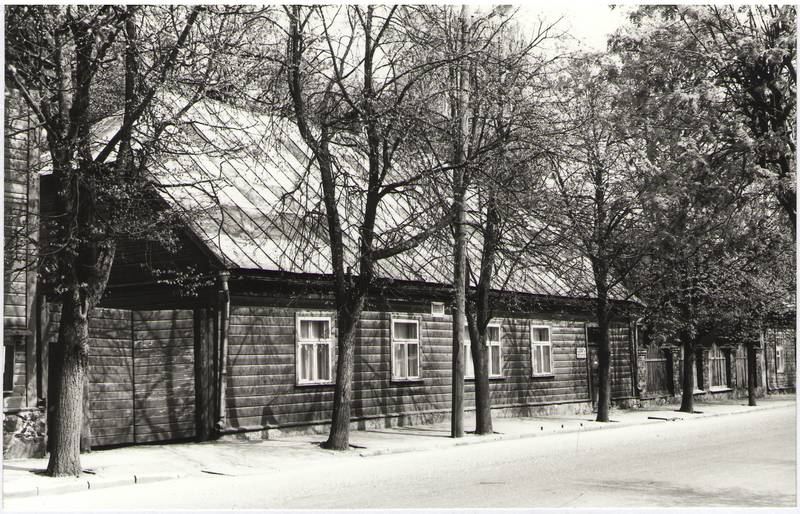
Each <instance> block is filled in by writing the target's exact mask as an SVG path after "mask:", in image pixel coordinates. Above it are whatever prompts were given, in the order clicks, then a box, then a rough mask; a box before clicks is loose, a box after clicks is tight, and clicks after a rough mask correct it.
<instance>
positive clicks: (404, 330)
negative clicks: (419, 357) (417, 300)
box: [394, 321, 417, 340]
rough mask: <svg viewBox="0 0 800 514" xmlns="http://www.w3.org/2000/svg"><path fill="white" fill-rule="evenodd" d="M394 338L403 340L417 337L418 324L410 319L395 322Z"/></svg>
mask: <svg viewBox="0 0 800 514" xmlns="http://www.w3.org/2000/svg"><path fill="white" fill-rule="evenodd" d="M394 338H395V339H403V340H416V339H417V324H416V323H414V322H408V321H395V322H394Z"/></svg>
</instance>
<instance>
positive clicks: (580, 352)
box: [575, 346, 586, 359]
mask: <svg viewBox="0 0 800 514" xmlns="http://www.w3.org/2000/svg"><path fill="white" fill-rule="evenodd" d="M575 356H576V357H577V358H579V359H585V358H586V348H585V347H583V346H578V347H577V348H576V349H575Z"/></svg>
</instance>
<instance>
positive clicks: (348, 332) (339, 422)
mask: <svg viewBox="0 0 800 514" xmlns="http://www.w3.org/2000/svg"><path fill="white" fill-rule="evenodd" d="M363 305H364V302H363V298H362V299H361V300H359V301H357V302H355V305H353V306H348V307H351V308H350V309H347V308H344V309H343V308H341V307H340V309H339V314H338V316H337V324H338V327H337V329H338V337H337V345H336V347H337V350H338V352H339V355H338V356H337V358H336V390H335V391H334V393H333V415H332V416H331V430H330V433H329V434H328V440H327V441H325V442H324V443H322V447H323V448H326V449H328V450H347V449H348V448H350V400H351V399H352V397H353V361H354V356H355V335H356V325H357V324H358V319H359V318H360V317H361V310H362V308H363Z"/></svg>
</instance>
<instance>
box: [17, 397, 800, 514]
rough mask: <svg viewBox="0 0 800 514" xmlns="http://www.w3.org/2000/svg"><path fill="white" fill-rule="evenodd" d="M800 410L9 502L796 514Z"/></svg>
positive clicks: (33, 506) (21, 505)
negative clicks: (777, 511)
mask: <svg viewBox="0 0 800 514" xmlns="http://www.w3.org/2000/svg"><path fill="white" fill-rule="evenodd" d="M795 425H796V418H795V410H794V409H793V408H781V409H773V410H764V411H756V412H752V413H747V414H737V415H731V416H720V417H712V418H701V419H694V420H685V421H674V422H664V423H663V424H654V425H640V426H631V427H621V428H618V429H614V430H599V431H591V432H583V433H572V434H559V435H552V436H546V437H537V438H531V439H522V440H513V441H501V442H493V443H486V444H479V445H471V446H461V447H457V448H451V449H444V450H434V451H427V452H416V453H405V454H396V455H384V456H376V457H366V458H364V457H359V456H357V455H353V454H349V455H341V456H337V458H335V459H331V460H330V461H328V462H330V463H323V464H319V463H317V464H315V466H314V467H309V469H292V470H285V471H282V472H278V473H275V472H271V473H269V474H261V475H250V476H237V477H229V476H219V475H208V476H202V477H187V478H183V479H179V480H171V481H166V482H158V483H152V484H140V485H132V486H126V487H117V488H111V489H98V490H94V491H86V492H80V493H71V494H63V495H57V496H49V497H47V496H42V497H38V498H21V499H18V500H13V499H12V500H8V501H7V502H6V508H11V509H30V510H37V511H41V510H45V509H58V510H63V509H79V510H85V509H98V508H126V509H131V508H134V509H148V510H157V509H164V508H194V509H201V508H202V509H231V508H237V509H244V508H256V509H287V508H304V509H319V508H437V507H443V508H448V507H449V508H458V509H461V508H469V507H475V508H480V507H695V506H719V507H744V506H747V507H776V506H786V507H788V506H793V505H795V504H796V478H795V473H796V448H795V428H796V427H795Z"/></svg>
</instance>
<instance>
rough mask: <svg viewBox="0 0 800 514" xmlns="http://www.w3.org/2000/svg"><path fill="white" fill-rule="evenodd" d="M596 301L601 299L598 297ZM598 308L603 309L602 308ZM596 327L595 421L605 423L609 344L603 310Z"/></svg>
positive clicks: (607, 418)
mask: <svg viewBox="0 0 800 514" xmlns="http://www.w3.org/2000/svg"><path fill="white" fill-rule="evenodd" d="M598 301H601V300H599V299H598ZM599 310H601V311H603V310H604V308H602V307H601V308H600V309H599ZM597 321H598V329H599V332H600V345H599V347H598V348H597V357H598V365H599V366H598V370H597V371H598V374H599V380H598V386H599V387H598V388H599V391H598V395H597V419H596V421H599V422H603V423H607V422H608V421H609V410H610V408H611V376H610V375H611V373H610V372H611V344H610V342H609V337H608V325H609V323H608V315H607V313H605V312H602V313H600V315H599V316H598V320H597Z"/></svg>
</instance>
